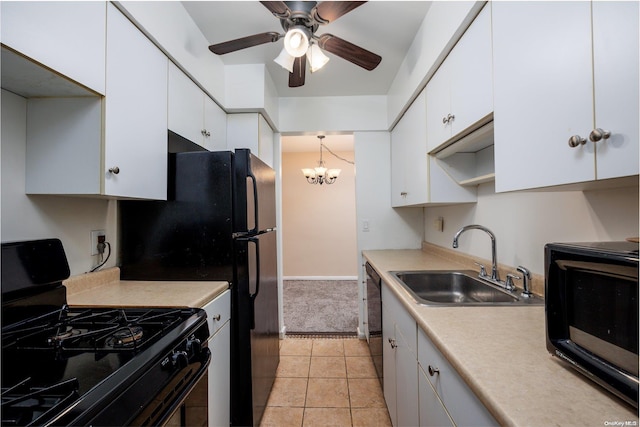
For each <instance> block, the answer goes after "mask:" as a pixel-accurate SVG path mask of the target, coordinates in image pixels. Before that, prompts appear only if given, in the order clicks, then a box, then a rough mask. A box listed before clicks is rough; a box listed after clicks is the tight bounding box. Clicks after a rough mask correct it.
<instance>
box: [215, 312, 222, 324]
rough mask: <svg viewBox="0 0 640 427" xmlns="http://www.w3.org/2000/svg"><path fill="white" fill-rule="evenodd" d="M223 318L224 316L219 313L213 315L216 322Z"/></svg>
mask: <svg viewBox="0 0 640 427" xmlns="http://www.w3.org/2000/svg"><path fill="white" fill-rule="evenodd" d="M221 318H222V317H221V316H220V315H219V314H216V315H215V316H213V320H215V321H216V322H219V321H220V319H221Z"/></svg>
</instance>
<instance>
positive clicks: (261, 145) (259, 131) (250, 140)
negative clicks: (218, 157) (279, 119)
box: [227, 113, 274, 167]
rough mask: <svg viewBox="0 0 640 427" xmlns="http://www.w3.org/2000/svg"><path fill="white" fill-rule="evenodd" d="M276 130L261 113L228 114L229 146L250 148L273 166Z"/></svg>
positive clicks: (231, 147) (232, 147)
mask: <svg viewBox="0 0 640 427" xmlns="http://www.w3.org/2000/svg"><path fill="white" fill-rule="evenodd" d="M273 138H274V132H273V129H271V126H269V123H267V121H266V120H265V119H264V117H262V115H261V114H259V113H239V114H227V148H228V149H229V150H234V149H236V148H248V149H249V150H251V153H253V155H255V156H257V157H259V158H260V160H262V161H263V162H265V163H266V164H267V165H269V166H271V167H273V153H274V150H273Z"/></svg>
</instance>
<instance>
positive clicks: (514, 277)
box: [504, 273, 522, 291]
mask: <svg viewBox="0 0 640 427" xmlns="http://www.w3.org/2000/svg"><path fill="white" fill-rule="evenodd" d="M520 279H522V277H520V276H518V275H516V274H512V273H509V274H507V281H506V282H505V284H504V286H505V288H507V289H508V290H510V291H512V290H514V289H515V288H516V285H515V284H514V283H513V281H514V280H520Z"/></svg>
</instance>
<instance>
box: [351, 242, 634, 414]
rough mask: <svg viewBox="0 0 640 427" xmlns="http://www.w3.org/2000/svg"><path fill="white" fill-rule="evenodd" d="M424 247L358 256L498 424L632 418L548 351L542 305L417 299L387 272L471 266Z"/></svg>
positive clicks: (625, 407) (617, 402)
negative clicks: (422, 301) (457, 304)
mask: <svg viewBox="0 0 640 427" xmlns="http://www.w3.org/2000/svg"><path fill="white" fill-rule="evenodd" d="M427 250H428V251H429V252H427V251H426V250H425V251H421V250H380V251H364V252H363V255H364V258H365V259H366V260H368V261H369V262H370V263H371V264H372V265H373V267H374V268H375V269H376V271H377V272H378V273H380V275H381V277H382V280H383V281H384V282H385V283H387V284H388V285H390V286H389V287H390V289H391V290H392V291H393V292H394V293H395V295H397V296H398V298H399V299H400V301H401V302H402V304H403V305H404V306H405V308H406V309H407V311H408V312H409V314H411V315H412V316H413V318H414V319H415V320H416V322H417V324H418V327H420V328H421V329H422V330H423V331H424V332H425V333H426V335H427V336H428V337H429V338H430V339H431V340H432V341H433V343H434V344H435V345H436V347H438V349H439V350H440V352H441V353H442V354H443V355H444V356H445V357H446V358H447V359H448V361H449V362H450V363H451V365H452V366H453V367H454V368H455V369H456V370H457V371H458V373H459V374H460V376H461V377H462V378H463V379H464V380H465V381H466V383H467V385H468V386H469V387H470V389H471V390H473V391H474V392H475V393H476V395H477V396H478V398H479V399H480V400H481V401H482V402H483V403H484V405H485V406H486V407H487V409H488V410H489V412H491V414H492V415H493V416H494V417H495V418H496V420H497V421H498V422H499V423H500V424H501V425H514V426H574V425H575V426H607V425H614V424H610V423H612V422H622V423H623V424H621V425H624V422H625V421H631V422H632V424H627V425H635V426H637V425H638V411H637V410H636V409H635V408H633V407H631V406H629V405H627V404H626V403H624V402H622V401H621V400H619V399H617V398H616V397H614V396H613V395H612V394H610V393H609V392H607V391H606V390H604V389H603V388H601V387H600V386H597V385H596V384H594V383H592V382H591V381H590V380H588V379H586V378H585V377H583V376H582V375H580V374H579V373H577V372H576V371H575V370H573V369H572V368H570V367H568V366H567V365H566V364H564V363H561V362H560V361H559V360H558V359H557V358H555V357H552V356H551V355H550V354H549V353H548V351H547V349H546V344H545V317H544V306H530V307H427V306H422V305H419V304H416V303H415V302H414V301H413V299H412V298H411V296H410V294H409V293H408V292H407V291H406V290H405V289H404V288H402V287H401V286H400V285H399V284H397V283H396V282H395V280H394V279H393V278H392V277H391V275H390V274H389V273H388V272H389V271H394V270H438V269H469V268H471V269H477V267H470V265H469V264H468V263H466V264H465V262H463V261H462V260H461V259H460V258H459V257H458V258H453V257H451V256H450V254H449V253H448V251H446V250H443V251H440V250H439V249H438V247H435V246H434V247H431V246H428V247H427ZM471 265H473V264H471ZM633 422H635V424H633Z"/></svg>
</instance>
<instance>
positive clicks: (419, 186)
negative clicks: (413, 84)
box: [391, 92, 429, 207]
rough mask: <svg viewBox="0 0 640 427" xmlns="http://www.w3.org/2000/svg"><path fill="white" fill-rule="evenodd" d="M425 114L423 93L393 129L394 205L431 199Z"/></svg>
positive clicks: (414, 203) (392, 189) (392, 185)
mask: <svg viewBox="0 0 640 427" xmlns="http://www.w3.org/2000/svg"><path fill="white" fill-rule="evenodd" d="M425 114H426V113H425V100H424V92H422V93H421V94H420V95H419V96H418V97H417V98H416V99H415V101H413V104H411V106H410V107H409V109H407V111H406V112H405V113H404V116H402V118H401V119H400V121H399V122H398V124H397V125H396V127H395V128H393V130H392V131H391V205H392V206H394V207H397V206H412V205H419V204H422V203H426V202H427V201H428V198H429V188H428V170H427V139H426V131H427V128H426V126H425V123H424V118H425Z"/></svg>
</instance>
